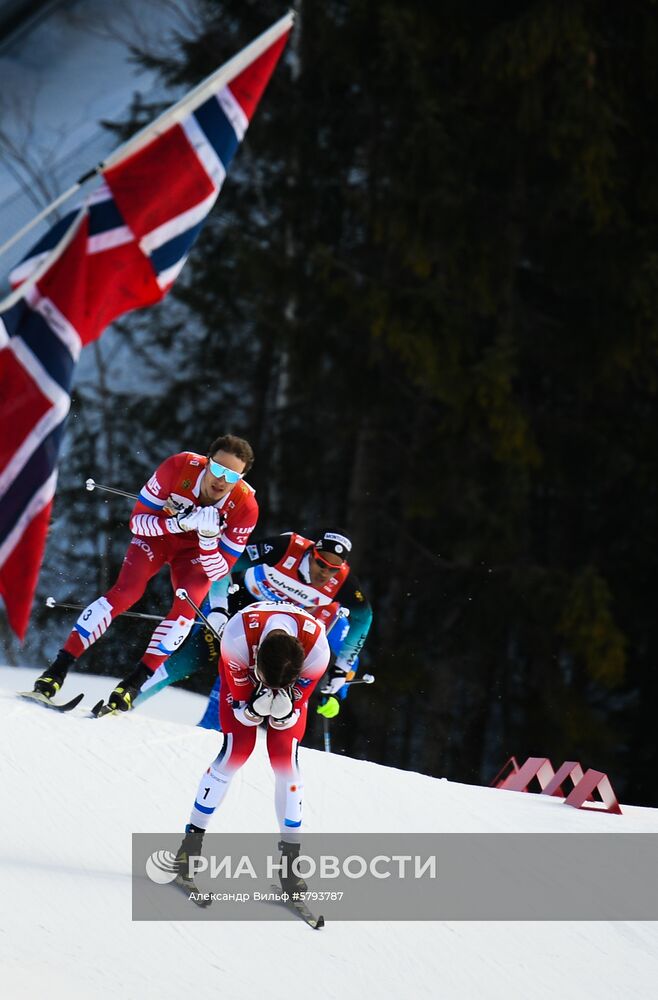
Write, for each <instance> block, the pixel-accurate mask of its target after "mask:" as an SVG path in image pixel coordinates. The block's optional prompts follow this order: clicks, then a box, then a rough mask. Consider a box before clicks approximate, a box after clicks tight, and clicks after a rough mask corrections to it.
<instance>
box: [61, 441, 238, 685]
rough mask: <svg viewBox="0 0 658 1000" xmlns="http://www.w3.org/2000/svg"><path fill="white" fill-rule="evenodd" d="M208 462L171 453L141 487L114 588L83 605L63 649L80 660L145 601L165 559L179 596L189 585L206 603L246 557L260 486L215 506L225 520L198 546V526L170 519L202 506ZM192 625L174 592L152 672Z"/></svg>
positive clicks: (155, 639)
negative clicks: (215, 585)
mask: <svg viewBox="0 0 658 1000" xmlns="http://www.w3.org/2000/svg"><path fill="white" fill-rule="evenodd" d="M207 463H208V459H207V458H205V457H204V456H203V455H196V454H194V453H193V452H181V453H180V454H178V455H172V456H171V457H170V458H167V459H166V460H165V461H164V462H163V463H162V465H160V466H159V467H158V468H157V469H156V471H155V472H154V474H153V475H152V476H151V478H150V479H149V481H148V482H147V483H146V485H145V486H144V487H143V488H142V490H141V491H140V494H139V498H138V500H137V503H136V504H135V507H134V509H133V512H132V516H131V518H130V530H131V531H132V533H133V536H134V537H133V539H132V542H131V544H130V545H129V546H128V551H127V553H126V556H125V559H124V561H123V565H122V567H121V570H120V572H119V576H118V577H117V580H116V582H115V584H114V586H113V587H112V588H111V589H110V590H109V591H108V592H107V593H106V594H104V595H103V596H102V597H99V598H98V599H97V600H95V601H94V602H93V603H92V604H90V605H89V607H87V608H85V610H84V611H83V612H82V614H81V615H80V617H79V618H78V620H77V622H76V624H75V626H74V628H73V631H72V632H71V634H70V636H69V638H68V639H67V641H66V643H65V645H64V649H66V650H67V651H68V652H69V653H71V654H72V655H73V656H75V657H78V656H80V654H81V653H83V652H84V650H85V649H88V648H89V646H91V644H92V643H94V642H95V641H96V639H98V638H100V636H101V635H103V633H104V632H105V631H106V630H107V628H108V627H109V625H110V624H111V622H112V620H113V619H114V618H116V616H117V615H120V614H121V613H122V612H123V611H127V610H128V608H130V607H132V605H133V604H134V603H135V602H136V601H138V600H139V598H140V597H141V596H142V594H143V593H144V590H145V589H146V585H147V583H148V581H149V580H150V579H151V577H153V576H155V574H156V573H157V572H158V571H159V570H160V569H161V568H162V566H164V565H165V564H167V565H168V566H169V571H170V574H171V582H172V586H173V588H174V594H175V592H176V590H178V588H179V587H184V588H185V590H186V591H187V593H188V594H189V596H190V597H191V599H192V600H193V601H194V603H195V604H197V605H200V604H201V603H202V601H203V599H204V597H205V596H206V594H207V593H208V589H209V587H210V584H211V582H212V581H214V580H219V579H221V577H223V576H225V575H226V574H227V573H228V572H229V571H230V569H231V567H232V566H233V565H234V563H235V562H236V560H237V559H238V558H239V556H240V555H241V553H242V551H243V550H244V547H245V545H246V543H247V539H248V538H249V535H250V534H251V532H252V531H253V529H254V527H255V526H256V521H257V520H258V504H257V502H256V497H255V493H254V490H253V488H252V487H251V486H249V484H248V483H246V482H245V481H244V480H242V479H241V480H240V481H239V482H238V483H236V484H235V486H234V487H233V489H232V490H231V491H230V493H227V494H226V496H224V497H222V499H221V500H219V501H218V502H217V503H216V504H215V505H214V506H215V507H216V508H217V509H218V510H219V511H220V512H221V514H222V515H223V516H224V519H225V522H224V526H223V528H222V530H221V531H220V534H219V536H218V537H217V538H216V539H212V540H208V539H204V540H203V541H202V543H201V544H200V540H199V537H198V535H197V533H196V531H181V529H180V528H179V527H178V525H177V524H176V523H175V519H174V518H173V517H172V515H173V514H175V513H176V512H177V511H178V510H181V509H183V508H184V507H187V506H190V505H199V498H200V489H201V480H202V479H203V475H204V473H205V469H206V465H207ZM193 624H194V612H193V611H191V606H190V604H189V603H188V602H187V601H186V600H184V599H182V598H179V597H174V600H173V602H172V605H171V607H170V609H169V612H168V614H167V615H166V617H165V618H164V619H163V620H162V621H161V622H160V624H159V625H158V626H157V628H156V629H155V631H154V633H153V635H152V637H151V641H150V642H149V645H148V647H147V650H146V652H145V654H144V656H142V662H143V663H144V664H145V665H146V666H147V667H148V668H149V669H150V670H157V668H158V667H159V666H160V665H161V664H162V663H164V662H165V660H166V659H167V657H169V656H170V655H171V653H173V651H174V650H175V649H177V648H178V646H180V645H181V643H182V642H183V640H184V639H185V638H186V637H187V635H188V633H189V631H190V629H191V627H192V625H193Z"/></svg>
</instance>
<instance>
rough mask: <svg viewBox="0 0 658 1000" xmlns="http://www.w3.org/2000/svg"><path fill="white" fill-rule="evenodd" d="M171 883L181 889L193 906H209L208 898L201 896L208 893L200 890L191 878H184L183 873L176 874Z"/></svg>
mask: <svg viewBox="0 0 658 1000" xmlns="http://www.w3.org/2000/svg"><path fill="white" fill-rule="evenodd" d="M171 884H172V885H175V886H176V887H177V888H178V889H182V891H183V892H184V893H185V895H186V896H187V898H188V899H189V900H190V902H191V903H194V904H195V906H200V907H201V908H202V909H204V908H205V907H206V906H210V900H209V899H204V898H203V897H204V895H205V896H207V895H208V893H203V892H201V891H200V889H198V888H197V886H196V885H195V884H194V882H193V881H192V879H191V878H185V876H184V875H177V876H176V878H175V879H174V881H173V882H172V883H171Z"/></svg>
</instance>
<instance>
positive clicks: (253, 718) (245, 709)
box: [233, 701, 263, 726]
mask: <svg viewBox="0 0 658 1000" xmlns="http://www.w3.org/2000/svg"><path fill="white" fill-rule="evenodd" d="M233 715H234V716H235V717H236V719H237V720H238V722H241V723H242V725H243V726H260V724H261V722H262V721H263V716H262V715H257V714H256V713H255V712H254V711H252V709H251V708H250V707H249V705H248V704H247V702H246V701H236V702H234V704H233Z"/></svg>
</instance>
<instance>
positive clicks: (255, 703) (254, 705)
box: [249, 684, 274, 716]
mask: <svg viewBox="0 0 658 1000" xmlns="http://www.w3.org/2000/svg"><path fill="white" fill-rule="evenodd" d="M273 698H274V691H272V689H271V688H268V687H264V685H262V684H261V686H260V687H259V688H258V690H257V691H255V692H254V694H253V695H252V696H251V699H250V701H249V706H250V708H251V709H252V710H253V711H254V712H255V713H256V714H257V715H260V716H266V715H269V714H270V712H271V710H272V700H273Z"/></svg>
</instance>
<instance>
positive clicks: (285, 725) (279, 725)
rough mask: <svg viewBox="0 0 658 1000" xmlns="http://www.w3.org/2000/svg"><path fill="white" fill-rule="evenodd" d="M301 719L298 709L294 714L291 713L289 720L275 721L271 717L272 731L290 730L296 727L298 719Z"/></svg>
mask: <svg viewBox="0 0 658 1000" xmlns="http://www.w3.org/2000/svg"><path fill="white" fill-rule="evenodd" d="M298 718H299V709H298V708H296V709H295V711H294V712H291V713H290V715H289V716H288V718H287V719H273V718H272V716H271V715H270V728H271V729H290V728H291V727H292V726H294V725H295V723H296V722H297V719H298Z"/></svg>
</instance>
